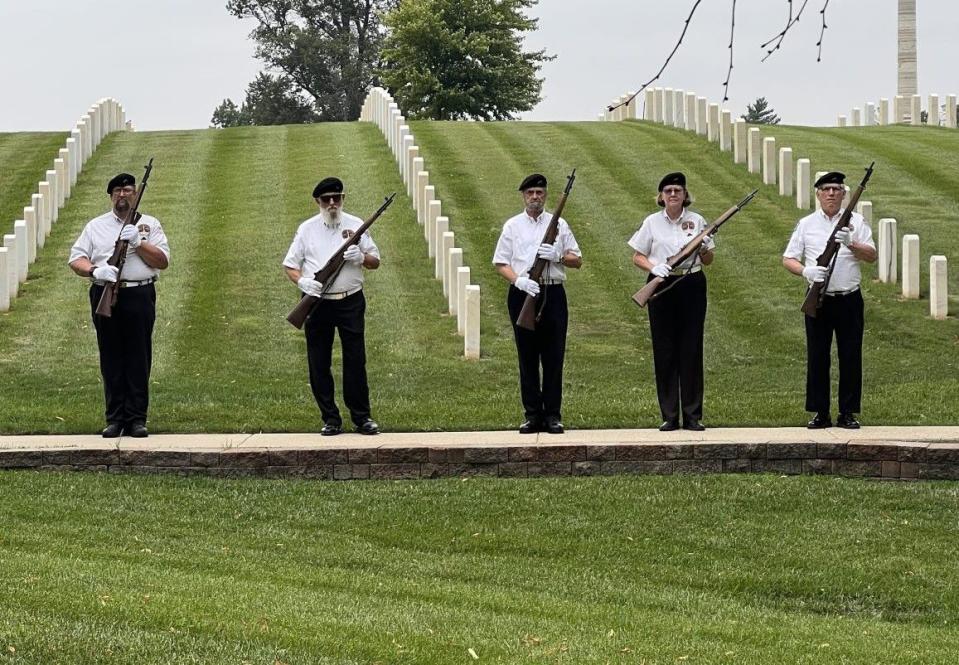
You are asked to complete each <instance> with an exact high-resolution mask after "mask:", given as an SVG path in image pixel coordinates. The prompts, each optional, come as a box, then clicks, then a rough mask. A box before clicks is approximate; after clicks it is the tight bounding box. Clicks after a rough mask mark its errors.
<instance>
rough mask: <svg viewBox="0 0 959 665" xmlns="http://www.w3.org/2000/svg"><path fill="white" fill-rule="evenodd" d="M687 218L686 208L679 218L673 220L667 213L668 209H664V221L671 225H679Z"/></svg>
mask: <svg viewBox="0 0 959 665" xmlns="http://www.w3.org/2000/svg"><path fill="white" fill-rule="evenodd" d="M685 216H686V208H683V211H682V212H681V213H679V217H677V218H676V219H671V218H670V217H669V214H668V213H667V212H666V208H663V219H665V220H666V221H667V222H669V223H670V224H678V223H679V222H681V221H682V220H683V217H685Z"/></svg>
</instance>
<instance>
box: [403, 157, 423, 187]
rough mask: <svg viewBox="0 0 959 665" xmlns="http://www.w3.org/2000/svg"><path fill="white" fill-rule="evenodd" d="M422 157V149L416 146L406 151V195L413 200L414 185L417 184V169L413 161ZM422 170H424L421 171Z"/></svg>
mask: <svg viewBox="0 0 959 665" xmlns="http://www.w3.org/2000/svg"><path fill="white" fill-rule="evenodd" d="M419 156H420V148H419V146H416V145H411V146H410V147H409V148H408V149H407V150H406V173H404V180H406V195H407V196H409V197H410V198H411V199H412V198H413V185H415V184H416V182H415V181H416V174H417V170H416V167H415V166H414V165H413V160H415V159H416V158H417V157H419ZM421 170H422V169H421Z"/></svg>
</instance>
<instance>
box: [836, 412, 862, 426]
mask: <svg viewBox="0 0 959 665" xmlns="http://www.w3.org/2000/svg"><path fill="white" fill-rule="evenodd" d="M836 425H838V426H839V427H842V428H843V429H859V427H860V425H859V421H858V420H856V416H854V415H852V414H851V413H840V414H839V417H838V418H836Z"/></svg>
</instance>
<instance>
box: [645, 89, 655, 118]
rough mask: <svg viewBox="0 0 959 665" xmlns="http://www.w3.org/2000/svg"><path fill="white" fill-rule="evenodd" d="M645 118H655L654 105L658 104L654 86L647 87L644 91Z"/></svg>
mask: <svg viewBox="0 0 959 665" xmlns="http://www.w3.org/2000/svg"><path fill="white" fill-rule="evenodd" d="M643 92H644V93H645V94H644V95H643V120H650V121H652V119H653V107H654V106H656V95H655V94H654V93H653V89H652V88H646V89H645V90H644V91H643Z"/></svg>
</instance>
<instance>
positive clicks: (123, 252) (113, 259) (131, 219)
mask: <svg viewBox="0 0 959 665" xmlns="http://www.w3.org/2000/svg"><path fill="white" fill-rule="evenodd" d="M144 169H145V171H144V172H143V180H141V181H140V187H139V188H138V189H137V194H136V197H135V198H134V199H133V204H132V205H131V206H130V209H129V210H128V211H127V214H126V217H125V218H124V219H123V224H121V225H120V231H121V232H122V231H123V228H124V227H125V226H126V225H127V224H136V223H137V222H139V221H140V218H141V217H143V215H141V214H140V213H139V212H137V208H139V207H140V200H141V199H142V198H143V191H144V190H145V189H146V188H147V180H149V179H150V172H151V171H153V158H152V157H151V158H150V161H149V162H148V163H147V165H146V166H145V167H144ZM129 246H130V243H129V242H127V241H126V240H120V238H119V237H118V238H117V242H116V245H114V247H113V254H112V255H111V256H110V258H109V259H107V265H111V266H116V269H117V281H116V282H107V283H106V285H105V286H104V287H103V293H101V294H100V302H98V303H97V309H96V312H97V314H99V315H100V316H106V317H110V316H113V306H114V305H116V304H117V287H118V284H119V281H120V273H121V272H123V265H124V264H125V263H126V262H127V250H128V249H129Z"/></svg>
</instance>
